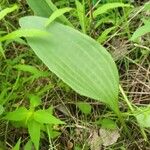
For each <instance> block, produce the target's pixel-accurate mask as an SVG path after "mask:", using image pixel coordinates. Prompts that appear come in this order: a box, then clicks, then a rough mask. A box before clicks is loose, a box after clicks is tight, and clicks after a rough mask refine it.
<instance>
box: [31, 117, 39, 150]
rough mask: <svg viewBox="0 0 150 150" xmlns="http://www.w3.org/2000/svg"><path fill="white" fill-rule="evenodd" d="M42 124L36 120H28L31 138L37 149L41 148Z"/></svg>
mask: <svg viewBox="0 0 150 150" xmlns="http://www.w3.org/2000/svg"><path fill="white" fill-rule="evenodd" d="M40 126H41V125H40V124H39V123H38V122H36V121H34V120H31V121H29V122H28V132H29V135H30V138H31V141H32V142H33V143H34V146H35V149H36V150H39V143H40V130H41V128H40Z"/></svg>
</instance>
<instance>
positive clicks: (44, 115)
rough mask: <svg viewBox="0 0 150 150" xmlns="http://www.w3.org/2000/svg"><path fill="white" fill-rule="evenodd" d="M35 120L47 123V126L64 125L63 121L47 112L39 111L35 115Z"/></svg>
mask: <svg viewBox="0 0 150 150" xmlns="http://www.w3.org/2000/svg"><path fill="white" fill-rule="evenodd" d="M34 120H36V121H37V122H39V123H46V124H64V122H62V121H61V120H59V119H57V118H56V117H54V116H53V115H52V114H50V113H49V112H48V111H46V110H38V111H36V112H35V113H34Z"/></svg>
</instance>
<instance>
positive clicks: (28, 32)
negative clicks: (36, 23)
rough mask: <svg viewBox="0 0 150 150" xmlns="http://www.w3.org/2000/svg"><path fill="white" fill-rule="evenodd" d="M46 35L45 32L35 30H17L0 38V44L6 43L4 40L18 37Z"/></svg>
mask: <svg viewBox="0 0 150 150" xmlns="http://www.w3.org/2000/svg"><path fill="white" fill-rule="evenodd" d="M46 35H47V32H45V31H40V30H37V29H19V30H16V31H13V32H11V33H9V34H7V35H5V36H2V37H0V42H3V41H6V40H13V39H16V38H19V37H37V36H46Z"/></svg>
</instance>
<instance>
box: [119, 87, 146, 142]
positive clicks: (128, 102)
mask: <svg viewBox="0 0 150 150" xmlns="http://www.w3.org/2000/svg"><path fill="white" fill-rule="evenodd" d="M119 89H120V92H121V94H122V96H123V98H124V100H125V102H126V103H127V105H128V107H129V108H130V110H131V112H132V113H133V114H134V108H133V107H132V104H131V102H130V101H129V100H128V98H127V95H126V94H125V92H124V90H123V88H122V87H121V85H119ZM139 127H140V130H141V134H142V136H143V138H144V140H145V141H148V138H147V135H146V133H145V131H144V128H143V127H142V126H140V125H139Z"/></svg>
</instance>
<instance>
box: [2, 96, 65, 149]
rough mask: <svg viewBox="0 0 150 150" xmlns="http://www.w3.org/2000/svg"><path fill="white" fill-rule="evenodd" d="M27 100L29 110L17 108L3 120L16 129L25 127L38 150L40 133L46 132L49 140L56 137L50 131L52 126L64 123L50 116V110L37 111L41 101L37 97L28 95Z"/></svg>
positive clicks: (53, 132)
mask: <svg viewBox="0 0 150 150" xmlns="http://www.w3.org/2000/svg"><path fill="white" fill-rule="evenodd" d="M29 98H30V106H29V109H27V108H26V107H23V106H22V107H19V108H17V109H16V110H15V111H12V112H7V114H6V116H5V117H4V119H6V120H9V121H11V122H13V123H14V125H16V127H17V126H18V127H19V126H23V127H27V128H28V132H29V135H30V138H31V141H32V142H33V143H34V146H35V148H36V150H38V149H39V142H40V132H41V131H46V133H47V134H48V136H50V137H49V138H53V137H55V135H58V134H57V133H55V131H53V130H52V128H53V125H59V124H64V122H63V121H61V120H59V119H57V118H56V117H54V116H53V115H52V108H49V109H38V107H39V105H41V100H40V98H39V97H38V96H36V95H30V96H29ZM54 134H55V135H54Z"/></svg>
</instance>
